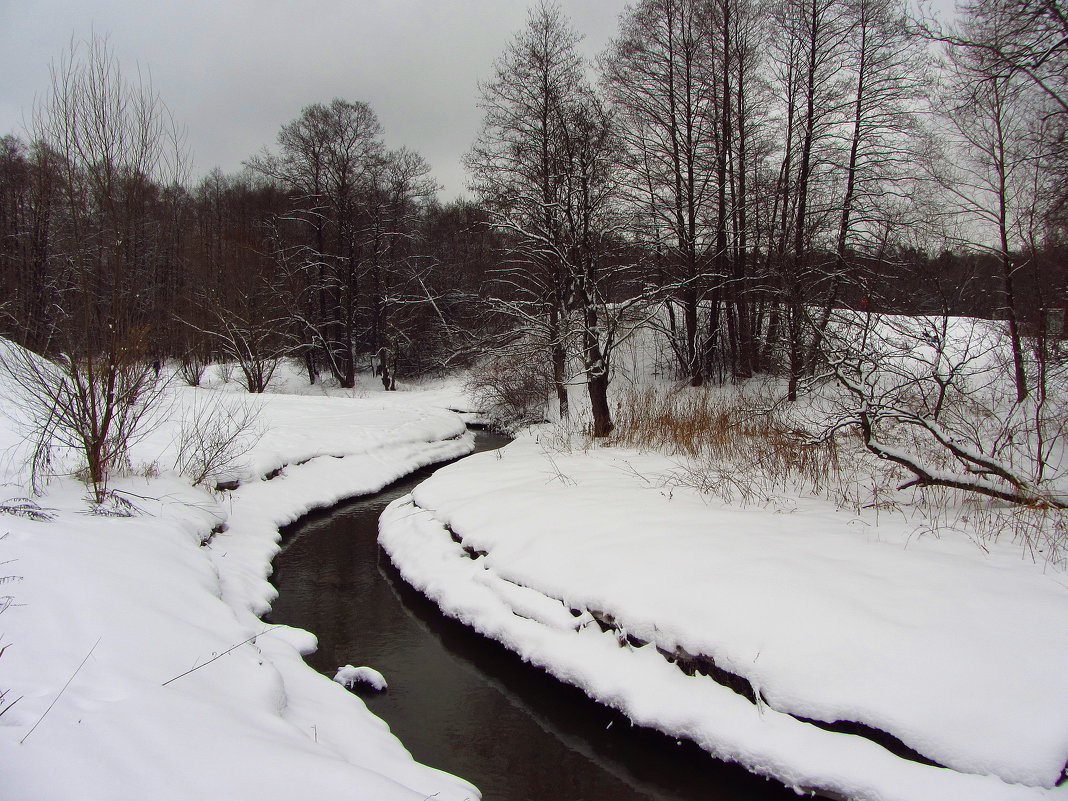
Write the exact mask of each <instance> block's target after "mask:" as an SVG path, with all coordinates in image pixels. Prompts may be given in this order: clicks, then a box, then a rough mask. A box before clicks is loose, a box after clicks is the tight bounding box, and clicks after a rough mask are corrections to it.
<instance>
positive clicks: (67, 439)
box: [0, 340, 166, 503]
mask: <svg viewBox="0 0 1068 801" xmlns="http://www.w3.org/2000/svg"><path fill="white" fill-rule="evenodd" d="M165 386H166V384H165V382H164V381H162V380H159V379H158V378H157V377H156V375H155V372H154V371H153V369H152V366H151V363H150V362H148V361H147V359H146V358H145V355H144V347H143V343H142V342H140V341H138V340H134V341H132V342H128V343H126V344H125V345H123V346H121V347H116V348H113V349H111V350H109V351H108V352H106V353H102V354H90V355H86V356H84V357H81V358H70V357H59V358H57V359H55V360H50V359H45V358H43V357H41V356H38V355H37V354H35V353H32V352H31V351H29V350H26V349H24V348H21V347H18V346H16V345H12V344H9V343H4V347H2V348H0V387H2V389H0V391H2V392H3V394H4V398H5V400H6V401H7V403H6V407H7V412H8V414H9V415H10V416H11V417H12V419H13V421H14V422H15V424H16V426H17V427H18V429H19V430H20V431H21V433H22V435H23V437H24V438H25V439H26V440H27V441H28V442H29V443H30V447H31V454H30V456H29V462H30V464H29V468H30V470H29V472H30V483H31V487H32V489H33V491H34V492H35V493H36V492H40V491H41V489H42V488H43V485H44V483H46V482H47V480H48V479H49V478H50V477H51V476H52V475H53V474H54V472H55V468H54V456H55V451H56V449H57V448H68V449H70V450H72V451H73V452H75V453H77V454H79V455H80V457H81V460H82V468H83V469H84V473H85V480H86V483H87V484H89V485H90V486H91V488H92V491H93V500H94V502H95V503H101V502H103V501H104V499H105V497H106V496H107V485H108V478H109V476H110V475H111V474H112V473H114V472H115V471H116V470H121V469H124V468H126V467H128V466H129V456H128V454H129V448H130V445H131V444H133V443H134V442H135V441H137V440H138V439H139V438H140V437H141V436H143V435H144V434H146V433H147V432H148V431H150V430H152V429H153V428H155V427H156V425H158V424H159V422H160V420H161V417H162V414H163V412H164V411H165V405H164V404H163V403H161V400H162V396H163V393H164V389H165Z"/></svg>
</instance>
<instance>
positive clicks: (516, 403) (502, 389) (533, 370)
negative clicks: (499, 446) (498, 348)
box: [467, 354, 554, 430]
mask: <svg viewBox="0 0 1068 801" xmlns="http://www.w3.org/2000/svg"><path fill="white" fill-rule="evenodd" d="M546 362H547V360H544V361H539V360H538V359H537V358H536V357H534V358H531V357H530V356H528V355H525V354H524V355H503V356H498V357H497V358H494V359H492V360H490V361H488V362H486V363H484V364H483V365H481V366H479V367H476V368H475V369H473V370H472V371H471V377H470V379H469V380H468V383H467V390H468V392H470V393H471V395H472V397H474V399H475V402H476V403H477V404H478V407H479V409H480V410H481V411H482V413H483V414H485V415H486V416H487V417H489V418H490V419H491V420H493V421H494V424H495V425H497V426H498V427H500V428H502V429H507V430H515V429H518V428H521V427H523V426H526V425H531V424H533V423H539V422H542V421H544V420H545V411H546V407H547V406H548V403H549V396H550V393H551V392H552V391H553V387H554V381H553V373H552V367H551V366H550V365H549V364H547V363H546Z"/></svg>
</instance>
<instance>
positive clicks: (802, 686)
mask: <svg viewBox="0 0 1068 801" xmlns="http://www.w3.org/2000/svg"><path fill="white" fill-rule="evenodd" d="M676 467H677V465H676V464H675V463H674V462H673V461H672V460H670V459H668V458H666V457H663V456H660V455H656V454H648V453H638V452H635V451H630V450H625V449H620V448H601V447H596V446H593V447H584V448H578V449H575V450H573V451H568V450H567V449H566V448H565V449H563V450H561V449H560V448H558V447H555V446H554V447H551V448H550V447H545V446H542V445H539V443H538V441H537V438H536V436H535V435H526V436H524V437H521V438H520V439H518V440H516V441H515V442H514V443H512V444H511V445H509V446H507V447H506V448H505V449H503V450H502V451H499V452H496V453H484V454H478V455H475V456H472V457H470V458H468V459H465V460H463V461H462V462H459V463H457V464H454V465H451V466H449V467H447V468H444V469H442V470H440V471H439V472H437V473H436V474H435V475H434V476H433V477H431V478H430V479H428V480H427V481H426V482H424V483H423V484H421V485H420V486H419V487H418V488H417V489H416V490H415V492H414V493H413V494H412V495H410V496H407V497H405V498H402V499H399V500H398V501H396V502H394V504H392V505H391V506H390V507H389V508H388V509H387V511H386V513H385V514H384V515H383V518H382V524H381V535H380V541H381V543H382V544H383V546H384V547H385V548H386V549H387V551H388V552H389V553H390V555H391V557H392V559H393V561H394V563H395V564H396V565H397V566H398V567H399V569H400V571H401V573H402V574H403V575H404V577H405V579H406V580H407V581H409V582H410V583H411V584H413V585H414V586H416V587H417V588H418V589H420V590H421V591H422V592H423V593H425V594H426V595H427V596H429V597H430V598H432V599H433V600H434V601H436V602H437V603H438V605H439V606H440V607H441V608H442V609H443V610H444V611H445V612H446V613H448V614H449V615H451V616H453V617H455V618H458V619H459V620H461V621H463V622H464V623H466V624H467V625H469V626H471V627H473V628H475V629H477V630H478V631H480V632H482V633H483V634H485V635H487V636H490V637H492V638H494V639H496V640H499V641H500V642H502V643H504V644H505V645H506V646H508V647H509V648H511V649H513V650H515V651H516V652H517V653H519V654H520V655H521V656H522V657H523V658H524V659H525V660H527V661H529V662H532V663H534V664H536V665H540V666H542V667H544V668H545V669H547V670H548V671H549V672H551V673H552V674H554V675H556V676H557V677H558V678H560V679H562V680H564V681H568V682H570V683H572V684H575V685H577V686H579V687H582V688H583V689H584V690H585V691H586V692H587V693H588V694H589V695H591V696H592V697H594V698H597V699H599V700H601V701H602V702H604V703H606V704H609V705H611V706H613V707H616V708H617V709H620V710H621V711H623V712H624V713H625V714H626V715H627V716H628V717H630V718H631V719H632V720H633V721H634V722H636V723H639V724H642V725H646V726H652V727H656V728H659V729H662V730H664V731H665V732H668V733H670V734H671V735H672V736H676V737H688V738H690V739H693V740H694V741H696V742H697V743H698V744H700V745H702V746H703V747H705V748H706V749H708V750H709V751H711V752H712V753H714V754H716V755H718V756H721V757H724V758H727V759H731V760H735V761H738V762H741V763H742V764H744V765H746V766H748V767H749V768H750V769H752V770H754V771H757V772H760V773H763V774H767V775H773V776H776V777H777V778H779V779H780V780H782V781H784V782H785V783H787V784H788V785H790V786H793V787H795V788H804V789H817V790H821V791H824V792H828V791H829V792H831V793H835V794H839V795H841V796H845V797H848V798H850V799H879V801H890V800H891V799H894V800H895V801H921V800H922V799H929V801H982V800H985V801H1010V800H1011V799H1020V800H1021V801H1023V800H1024V799H1053V798H1057V799H1066V798H1068V786H1062V787H1059V788H1054V785H1055V783H1056V782H1057V781H1058V779H1059V777H1060V776H1061V774H1062V769H1063V768H1064V766H1065V761H1066V758H1068V716H1066V714H1065V710H1068V579H1066V577H1065V575H1064V574H1063V573H1061V572H1057V571H1056V570H1054V569H1053V568H1052V567H1050V566H1048V565H1045V564H1035V563H1033V562H1030V561H1028V560H1026V559H1025V558H1022V555H1021V551H1020V548H1019V547H1017V546H1013V545H1011V544H1008V543H997V542H994V543H989V542H988V543H986V544H985V548H981V547H979V545H977V544H976V543H975V542H973V541H971V540H969V539H968V538H967V537H966V536H963V535H960V536H958V535H954V534H951V533H949V532H945V533H943V534H942V535H940V536H937V537H935V536H930V535H928V536H916V531H917V525H916V523H915V522H914V521H905V520H903V519H901V518H897V519H894V518H893V516H891V515H888V514H886V513H885V512H884V513H883V514H882V515H881V516H879V517H878V518H877V516H876V515H877V512H875V511H872V512H871V514H865V513H862V514H859V515H858V514H855V513H852V512H846V511H842V510H837V509H835V508H834V506H833V505H832V504H831V503H830V502H827V501H822V500H819V499H817V498H812V497H807V498H806V497H794V498H785V497H784V498H779V499H776V500H775V501H773V502H771V503H769V504H768V505H759V506H749V507H745V508H740V507H737V506H731V505H727V504H725V503H722V502H719V501H716V500H714V499H712V498H709V497H707V496H701V495H698V494H697V493H695V492H693V491H691V490H688V489H686V488H684V487H679V486H672V485H671V482H668V481H666V480H665V477H666V476H667V475H668V474H669V473H671V472H672V471H673V470H675V469H676ZM602 629H606V630H602ZM669 654H670V655H676V654H681V655H684V656H686V657H690V656H696V657H700V658H702V659H703V660H705V661H704V664H703V667H705V668H706V670H708V671H710V672H715V669H719V670H722V671H727V672H728V673H731V674H734V675H735V676H740V677H744V678H745V679H746V680H747V682H748V684H749V686H750V688H751V690H752V693H751V694H752V695H753V696H754V697H755V699H756V700H755V702H751V701H750V700H747V698H746V697H745V696H744V695H741V694H738V693H736V692H734V691H732V690H731V689H728V688H727V687H726V686H724V685H723V684H720V683H717V682H716V681H714V680H713V679H711V678H709V677H707V676H705V675H702V674H701V673H697V674H696V675H688V674H687V672H684V671H683V670H681V669H680V666H679V665H677V664H673V663H672V661H669V659H668V658H667V655H669ZM708 660H712V661H714V664H715V668H712V666H711V665H710V664H709V662H708ZM685 661H686V660H685V659H683V660H681V662H682V663H683V664H685ZM692 664H693V663H692V662H691V665H692ZM701 666H702V665H701V664H700V663H698V667H701ZM691 672H692V671H691ZM800 718H805V719H808V721H813V720H815V721H825V722H834V721H855V722H858V723H861V724H865V725H867V726H870V727H872V728H875V729H879V730H882V731H885V732H888V733H890V734H891V735H893V736H894V737H896V738H897V739H898V740H900V741H901V742H903V743H904V744H905V745H906V746H908V747H909V748H911V749H914V750H915V751H917V752H919V753H920V754H922V755H923V756H924V757H926V758H927V759H929V760H931V761H933V762H936V763H938V764H939V765H942V766H945V767H932V766H930V765H925V764H922V763H920V762H918V761H912V760H909V759H904V758H901V757H898V756H894V755H893V754H892V753H891V752H890V751H888V750H886V749H885V748H883V747H882V746H880V745H877V744H875V743H874V742H872V741H870V740H868V739H865V738H864V737H858V736H855V735H852V734H843V733H835V732H833V731H827V730H825V729H824V728H820V727H818V726H816V725H814V724H813V723H812V722H806V721H804V720H800Z"/></svg>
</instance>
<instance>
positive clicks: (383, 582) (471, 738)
mask: <svg viewBox="0 0 1068 801" xmlns="http://www.w3.org/2000/svg"><path fill="white" fill-rule="evenodd" d="M504 442H505V440H503V439H501V438H494V437H493V435H488V434H481V433H480V434H479V435H478V438H477V443H476V444H477V445H478V446H479V447H480V449H481V450H486V449H489V448H493V447H499V446H500V445H502V444H504ZM428 472H429V471H423V472H422V473H421V474H418V475H416V476H413V477H409V478H408V479H405V480H404V481H402V482H399V483H398V484H396V485H394V486H393V487H391V488H390V489H388V490H386V491H385V492H383V493H380V494H379V495H375V496H373V497H371V498H366V499H361V500H358V501H354V502H350V503H347V504H343V505H341V506H339V507H335V509H334V510H332V511H330V512H329V513H325V514H323V513H319V514H315V515H312V516H310V517H308V518H305V520H304V521H302V522H300V523H299V524H298V525H297V526H295V527H293V528H291V529H290V531H288V532H287V536H288V539H287V541H286V544H285V547H284V549H283V552H282V553H281V554H280V555H279V556H278V557H277V558H276V560H275V574H274V576H273V577H272V581H273V583H274V584H275V586H276V587H277V588H278V590H279V592H280V596H279V598H278V599H277V600H276V601H275V604H274V609H273V611H272V613H271V616H270V619H271V621H272V622H275V623H286V624H289V625H293V626H300V627H301V628H306V629H309V630H311V631H313V632H315V634H316V635H317V636H318V638H319V650H318V651H317V652H316V653H314V654H311V655H310V656H308V657H307V659H308V662H309V663H310V664H311V665H312V666H313V667H315V668H316V669H317V670H319V671H321V672H322V673H325V674H327V675H330V676H332V675H333V673H334V671H335V670H336V669H337V667H338V666H339V665H345V664H353V665H369V666H371V667H374V668H376V669H377V670H380V671H381V672H382V673H383V674H384V675H385V677H386V680H387V681H388V682H389V690H388V692H386V693H383V694H366V695H364V699H365V700H366V701H367V705H368V706H369V707H370V708H371V710H372V711H373V712H374V713H375V714H377V715H378V716H380V717H381V718H383V719H384V720H385V721H386V722H388V723H389V725H390V727H391V728H392V730H393V731H394V733H396V734H397V736H398V737H400V739H401V740H402V741H403V742H404V744H405V745H406V746H407V747H408V749H409V750H410V751H411V752H412V754H413V755H414V756H415V758H416V759H418V760H419V761H420V762H424V763H426V764H428V765H433V766H434V767H438V768H441V769H443V770H447V771H449V772H450V773H455V774H457V775H459V776H463V777H464V778H466V779H468V780H469V781H471V782H473V783H474V784H475V785H477V786H478V787H479V788H480V789H481V790H482V793H483V796H484V798H485V799H487V801H654V800H655V801H697V799H701V801H786V799H796V798H797V796H796V795H794V794H793V793H792V792H791V791H789V790H787V789H786V788H784V787H782V786H781V785H777V784H774V783H771V782H768V781H765V780H763V779H761V778H759V777H755V776H752V775H750V774H748V773H746V772H745V771H744V770H742V769H740V768H738V767H736V766H734V765H728V764H725V763H721V762H717V761H715V760H713V759H711V758H710V757H708V755H707V754H705V753H704V752H703V751H701V750H700V749H699V748H697V747H696V746H694V745H693V744H691V743H685V742H684V743H681V744H678V743H676V742H675V741H674V740H671V739H668V738H666V737H664V736H662V735H660V734H657V733H655V732H649V731H645V730H641V729H636V728H634V727H631V726H630V724H629V722H628V721H627V720H626V718H624V717H622V716H621V715H619V714H618V713H616V712H614V711H612V710H610V709H607V708H605V707H603V706H601V705H600V704H596V703H594V702H592V701H590V700H589V699H588V698H587V697H586V696H585V695H584V694H583V693H582V692H580V691H579V690H576V689H575V688H573V687H570V686H568V685H564V684H561V683H560V682H558V681H556V680H555V679H553V678H551V677H549V676H547V675H546V674H545V673H544V672H542V671H541V670H539V669H537V668H533V667H531V666H529V665H526V664H524V663H523V662H522V661H521V660H520V659H519V658H518V657H516V656H515V655H514V654H512V653H511V652H509V651H507V650H506V649H504V648H502V647H500V646H498V645H497V644H496V643H493V642H491V641H488V640H486V639H484V638H482V637H480V636H479V635H477V634H474V633H473V632H471V631H469V630H468V629H466V628H464V627H463V626H462V625H460V624H458V623H456V622H454V621H452V620H449V619H447V618H445V617H443V616H442V615H441V614H440V613H439V612H438V610H437V608H436V607H435V606H434V605H433V604H432V603H430V602H429V601H427V600H426V599H425V598H424V597H423V596H422V595H420V594H419V593H417V592H415V591H414V590H412V589H411V588H410V587H409V586H408V585H407V584H405V583H404V581H403V580H402V579H401V578H400V577H399V575H398V574H397V572H396V570H395V569H394V568H393V566H392V565H391V564H390V563H389V560H388V558H387V557H386V556H385V555H384V554H383V553H382V552H381V551H380V549H379V548H378V545H377V531H378V515H379V514H380V512H381V510H382V509H383V508H384V507H385V505H386V504H387V503H389V502H390V501H391V500H393V499H394V498H396V497H399V496H400V495H403V494H404V493H406V492H409V491H410V490H411V488H412V487H413V486H415V485H416V484H417V483H418V482H419V481H421V480H423V478H425V477H426V475H427V474H428Z"/></svg>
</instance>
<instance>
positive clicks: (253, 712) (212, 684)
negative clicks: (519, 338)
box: [0, 387, 479, 801]
mask: <svg viewBox="0 0 1068 801" xmlns="http://www.w3.org/2000/svg"><path fill="white" fill-rule="evenodd" d="M216 394H217V393H214V392H213V391H212V390H208V389H190V388H180V387H175V388H174V390H173V398H174V405H173V407H172V408H171V415H172V417H175V418H180V417H181V416H182V415H183V414H187V413H188V412H189V410H190V409H192V408H193V407H194V406H195V404H196V403H197V402H199V401H200V400H202V399H203V398H205V397H210V396H213V395H216ZM403 394H404V393H396V394H392V395H390V396H389V397H388V398H387V397H384V396H383V395H382V394H381V393H375V394H373V395H372V396H371V397H369V398H366V399H360V398H352V397H348V398H333V397H322V396H320V397H294V396H289V395H284V394H268V395H263V396H259V397H254V398H247V397H242V400H243V402H245V403H248V404H251V405H252V406H253V407H254V408H257V409H258V410H259V414H258V422H257V425H258V427H259V428H260V429H261V430H262V431H263V436H262V439H260V440H259V442H258V444H256V446H255V447H254V448H253V450H252V451H251V452H249V453H248V454H246V455H245V456H244V457H243V458H242V459H241V462H240V464H235V465H231V466H230V468H229V470H230V473H231V474H230V475H229V476H227V478H229V479H240V480H241V484H240V486H239V487H238V488H237V489H236V490H234V491H233V492H229V493H209V492H207V491H205V490H202V489H199V488H193V487H191V486H190V485H189V483H188V482H186V481H183V480H181V479H180V478H179V477H177V476H176V475H174V474H173V471H172V470H171V465H172V463H173V461H174V454H173V450H174V435H175V431H176V429H177V423H174V422H170V423H167V424H165V425H163V426H161V427H160V428H159V429H158V430H156V431H154V432H153V433H152V434H151V435H149V436H147V437H145V438H144V439H143V440H142V441H141V442H139V443H138V444H137V446H136V448H135V450H134V453H133V463H134V465H135V468H138V469H140V467H142V466H144V465H152V466H153V468H152V469H149V470H145V472H146V473H147V474H148V475H149V476H151V477H149V478H137V477H126V478H122V479H119V480H116V481H114V482H113V483H112V485H111V486H112V489H114V490H117V491H118V492H119V493H121V494H122V497H125V498H126V499H128V500H130V501H132V502H133V503H134V504H135V505H136V507H138V509H139V512H138V513H137V514H135V515H133V516H131V517H103V516H96V515H90V514H87V508H88V507H87V504H86V502H85V500H84V496H85V487H84V486H83V485H81V484H79V483H77V482H76V481H74V480H73V479H57V480H55V481H53V482H52V483H51V484H50V485H49V487H48V490H47V493H46V494H45V495H44V496H43V497H40V498H37V499H36V501H37V502H38V503H39V504H40V506H41V507H42V508H44V509H45V510H47V515H48V519H46V520H34V519H29V518H26V517H22V516H17V515H11V514H0V595H3V596H8V600H9V601H10V603H9V604H8V605H7V606H6V608H4V609H3V612H2V614H0V647H3V646H5V645H6V646H7V647H6V649H5V650H4V651H3V653H2V657H0V691H6V695H5V696H4V702H3V704H0V706H3V705H4V704H10V706H9V707H8V708H7V711H6V712H5V713H4V714H3V715H2V716H0V797H3V798H11V799H19V800H20V801H38V800H39V801H46V800H47V801H55V799H60V798H62V799H73V798H78V799H100V801H117V800H122V799H129V801H143V799H148V798H151V799H153V801H166V800H167V799H174V801H188V800H189V799H208V798H219V799H222V798H226V799H239V798H255V799H258V800H259V801H268V800H269V799H279V801H283V799H284V800H285V801H291V800H292V799H295V798H324V799H325V798H347V799H366V801H384V800H385V801H394V800H395V801H424V799H426V798H429V797H433V798H435V799H442V800H443V801H445V800H448V801H474V799H476V798H478V797H479V794H478V791H477V790H476V789H475V788H474V787H472V786H471V785H470V784H468V783H467V782H465V781H463V780H462V779H458V778H456V777H454V776H450V775H448V774H445V773H442V772H440V771H436V770H434V769H431V768H428V767H425V766H423V765H420V764H418V763H416V762H414V761H413V760H412V758H411V756H410V755H409V754H408V752H407V751H406V750H405V749H404V747H403V746H402V744H401V743H400V742H399V741H398V740H397V739H396V738H395V737H394V736H393V735H392V734H391V733H390V732H389V730H388V727H387V726H386V724H385V723H383V722H382V721H381V720H379V719H378V718H376V717H374V716H373V715H371V714H370V713H369V712H368V711H367V709H366V707H365V706H364V704H363V702H362V701H361V700H360V699H359V698H358V697H357V696H355V695H353V694H352V693H350V692H349V691H347V690H346V689H345V688H344V687H342V686H341V685H340V684H338V683H336V682H333V681H330V680H329V679H328V678H326V677H323V676H320V675H319V674H318V673H316V672H314V671H313V670H312V669H311V668H309V667H307V666H306V665H305V664H304V662H303V660H302V658H301V653H302V652H307V651H308V650H309V649H312V648H314V645H315V639H314V637H313V636H312V635H310V634H308V633H307V632H304V631H300V630H296V629H291V628H288V627H285V626H267V625H265V624H264V623H263V622H262V621H261V620H259V615H261V614H263V613H264V612H265V611H266V610H267V609H268V608H269V605H270V602H271V600H272V599H273V598H274V589H273V588H272V587H271V585H270V584H269V583H268V581H267V577H268V576H269V574H270V562H271V559H272V557H273V556H274V554H275V553H276V552H277V548H278V538H279V534H278V530H279V527H280V526H283V525H285V524H286V523H289V522H291V521H293V520H295V519H296V518H298V517H299V516H300V515H301V514H302V513H304V512H306V511H308V510H310V509H313V508H316V507H321V506H326V505H330V504H332V503H334V502H335V501H337V500H339V499H341V498H343V497H349V496H353V495H358V494H364V493H369V492H373V491H376V490H378V489H380V488H381V487H383V486H384V485H386V484H388V483H390V482H391V481H393V480H394V479H396V478H398V477H400V476H402V475H405V474H407V473H408V472H411V471H412V470H414V469H416V468H418V467H420V466H423V465H426V464H429V463H432V462H437V461H441V460H445V459H450V458H454V457H457V456H461V455H463V454H465V453H468V452H469V451H470V450H471V447H472V444H471V439H470V437H469V436H468V435H466V434H465V429H464V425H463V422H462V420H461V419H460V418H459V417H458V416H457V415H456V414H453V413H451V412H448V411H445V410H444V409H442V408H434V402H435V399H433V398H429V399H428V400H429V401H430V403H429V405H428V404H424V403H419V402H417V401H415V400H414V399H413V398H411V397H407V396H406V397H404V398H403V399H402V400H399V401H396V402H391V399H392V398H400V397H401V396H402V395H403ZM239 395H240V393H236V392H235V393H234V397H235V398H237V397H238V396H239ZM20 447H21V443H20V441H19V435H18V432H17V431H15V430H13V429H12V427H11V425H10V424H9V421H7V420H6V419H2V418H0V449H3V450H4V452H5V454H6V455H7V458H6V459H4V461H3V465H4V469H5V473H4V475H3V478H2V481H3V486H2V488H0V489H2V492H0V503H2V502H5V501H8V500H10V499H13V498H16V497H19V496H24V495H26V490H25V488H24V487H23V486H22V484H21V482H22V480H23V478H24V476H23V475H22V474H21V473H20V467H21V465H20V462H19V459H18V454H19V451H20ZM275 471H278V472H277V475H275V476H274V477H273V478H271V479H270V480H265V479H264V476H265V475H266V474H269V473H274V472H275ZM157 472H158V473H159V475H156V473H157ZM213 529H215V530H216V532H217V533H215V534H214V536H211V537H210V539H209V535H210V534H211V532H212V530H213ZM219 529H223V530H221V531H220V530H219ZM12 702H14V703H12Z"/></svg>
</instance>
